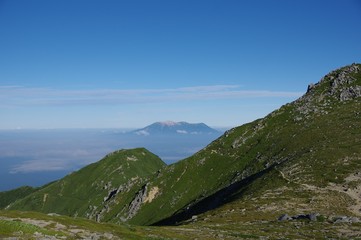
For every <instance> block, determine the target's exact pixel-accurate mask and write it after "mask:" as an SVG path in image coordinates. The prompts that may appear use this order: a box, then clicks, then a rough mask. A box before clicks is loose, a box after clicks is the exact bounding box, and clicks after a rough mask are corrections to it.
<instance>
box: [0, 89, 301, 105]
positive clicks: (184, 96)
mask: <svg viewBox="0 0 361 240" xmlns="http://www.w3.org/2000/svg"><path fill="white" fill-rule="evenodd" d="M301 95H302V93H301V92H282V91H267V90H241V88H240V86H238V85H210V86H195V87H183V88H166V89H98V90H62V89H51V88H27V87H22V86H0V102H1V103H0V104H1V106H3V107H4V106H37V105H49V106H55V105H91V104H98V105H109V104H129V103H149V102H163V101H179V100H181V101H187V100H209V99H236V98H264V97H277V98H282V97H286V98H295V97H299V96H301Z"/></svg>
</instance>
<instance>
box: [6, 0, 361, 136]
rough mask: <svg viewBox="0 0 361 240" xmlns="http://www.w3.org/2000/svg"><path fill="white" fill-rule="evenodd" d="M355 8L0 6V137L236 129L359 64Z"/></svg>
mask: <svg viewBox="0 0 361 240" xmlns="http://www.w3.org/2000/svg"><path fill="white" fill-rule="evenodd" d="M360 23H361V1H359V0H323V1H321V0H302V1H300V0H295V1H291V0H274V1H271V0H264V1H261V0H249V1H241V0H164V1H162V0H129V1H121V0H118V1H111V0H107V1H102V0H99V1H92V0H58V1H56V0H53V1H49V0H43V1H40V0H32V1H28V0H0V129H14V128H78V127H82V128H104V127H105V128H106V127H109V128H112V127H119V128H125V127H143V126H145V125H148V124H150V123H152V122H155V121H163V120H174V121H188V122H205V123H207V124H208V125H211V126H236V125H241V124H243V123H245V122H248V121H252V120H254V119H256V118H259V117H263V116H264V115H266V114H267V113H269V112H271V111H272V110H274V109H276V108H278V107H280V106H281V105H283V104H285V103H287V102H290V101H293V100H294V99H296V98H297V97H299V96H300V95H301V94H303V93H304V92H305V90H306V88H307V85H308V84H309V83H311V82H317V81H319V80H320V78H321V77H322V76H323V75H325V74H327V73H328V72H329V71H331V70H333V69H335V68H338V67H341V66H344V65H348V64H351V63H353V62H361V24H360Z"/></svg>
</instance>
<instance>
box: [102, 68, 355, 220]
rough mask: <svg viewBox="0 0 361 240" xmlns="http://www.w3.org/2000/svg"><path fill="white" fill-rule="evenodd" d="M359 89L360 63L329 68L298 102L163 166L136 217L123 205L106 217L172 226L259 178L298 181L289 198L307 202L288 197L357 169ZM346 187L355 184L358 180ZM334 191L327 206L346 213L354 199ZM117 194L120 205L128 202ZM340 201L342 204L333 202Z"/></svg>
mask: <svg viewBox="0 0 361 240" xmlns="http://www.w3.org/2000/svg"><path fill="white" fill-rule="evenodd" d="M360 89H361V71H360V65H358V64H354V65H351V66H347V67H344V68H341V69H338V70H336V71H333V72H331V73H330V74H328V75H327V76H325V77H324V78H323V79H322V80H321V81H320V82H319V83H318V84H315V85H310V86H309V89H308V92H307V93H306V94H305V95H304V96H303V97H302V98H300V99H298V100H297V101H295V102H293V103H290V104H287V105H285V106H283V107H282V108H280V109H279V110H277V111H275V112H273V113H271V114H269V115H268V116H267V117H265V118H263V119H259V120H256V121H254V122H252V123H249V124H245V125H243V126H240V127H238V128H235V129H232V130H230V131H228V132H226V133H225V134H224V136H222V137H220V138H219V139H217V140H216V141H214V142H213V143H211V144H210V145H209V146H208V147H206V148H205V149H203V150H202V151H200V152H198V153H197V154H195V155H194V156H192V157H190V158H188V159H186V160H183V161H180V162H178V163H176V164H173V165H170V166H167V167H166V168H164V169H163V170H162V171H161V172H160V173H159V174H158V175H157V176H156V177H154V178H153V179H151V180H150V181H149V182H148V183H147V185H146V186H147V188H146V189H144V188H143V190H142V189H139V190H138V193H139V194H140V195H137V196H138V198H134V200H135V199H137V203H138V208H137V212H136V213H135V214H134V212H133V213H132V215H131V216H130V215H129V212H128V211H127V210H126V209H125V208H123V209H119V208H118V214H117V215H114V213H112V214H113V215H112V216H111V217H109V220H112V221H114V222H120V221H122V220H124V219H125V220H127V221H129V222H130V223H134V224H154V223H157V222H159V221H161V220H163V223H166V224H169V223H174V222H176V221H179V220H184V219H185V218H187V217H190V216H192V214H194V213H197V214H198V213H201V212H202V211H206V210H209V209H212V208H214V207H217V206H220V205H222V204H224V203H226V202H228V201H231V200H232V198H231V196H233V195H235V194H237V192H239V193H242V192H244V191H246V189H248V188H249V186H255V185H256V183H257V182H259V181H261V180H260V179H269V180H265V181H267V186H268V188H270V191H271V192H272V188H271V186H272V185H275V188H276V189H278V188H280V187H288V185H287V184H288V183H289V182H291V183H292V184H295V185H294V186H295V187H294V188H292V189H291V190H290V191H289V194H290V196H288V197H287V200H288V201H290V204H289V206H292V207H293V209H297V208H295V206H293V204H295V205H297V206H298V204H302V203H304V202H303V201H309V199H308V196H309V195H307V196H306V197H305V198H302V199H300V200H299V202H298V201H297V200H295V201H293V200H292V199H293V198H292V197H293V196H295V195H296V196H299V195H302V194H301V193H303V192H304V191H303V188H302V190H300V191H296V190H297V188H298V187H300V186H303V187H305V188H307V187H308V190H310V189H313V188H316V189H318V188H321V189H324V188H328V187H330V186H333V184H342V183H347V177H350V176H353V174H356V173H357V172H358V171H360V170H361V168H360V166H361V165H360V164H361V161H360V156H361V113H360V109H361V104H360V96H361V94H360ZM280 169H282V170H280ZM272 176H273V177H272ZM280 177H281V178H280ZM264 184H265V183H264V182H262V184H261V183H259V184H258V187H257V188H255V187H252V188H251V189H252V190H251V191H249V192H248V194H249V195H248V198H252V194H253V192H254V191H256V189H259V194H261V195H262V194H264V193H265V191H267V189H265V188H262V186H263V185H264ZM350 184H351V185H355V186H356V189H357V188H358V187H359V185H358V184H359V182H358V180H352V181H351V183H350ZM337 186H338V185H337ZM227 189H228V191H227ZM219 191H224V194H219ZM257 191H258V190H257ZM320 191H322V190H320ZM332 193H333V192H330V193H328V194H326V195H325V196H328V197H331V196H334V197H335V199H334V200H332V201H330V204H327V206H329V207H330V208H332V209H333V210H335V211H336V209H335V208H336V207H332V206H342V208H340V209H339V210H337V211H336V212H339V213H342V212H343V213H345V212H347V208H348V207H350V206H349V205H350V204H352V199H348V198H347V199H348V200H340V199H342V198H343V196H338V195H337V194H333V195H332ZM312 194H315V193H314V192H313V193H312ZM149 196H152V197H151V200H149ZM212 196H213V197H214V198H213V200H212ZM236 196H237V195H236ZM241 196H242V197H245V196H244V194H241ZM207 197H209V198H210V199H208V200H207V199H206V198H207ZM120 198H121V197H120V196H119V200H118V201H119V202H121V204H124V205H127V204H129V203H126V202H122V200H121V199H120ZM315 198H317V196H316V195H315ZM323 199H325V198H323ZM330 199H332V198H330ZM202 200H207V201H206V202H202V203H204V204H207V207H204V204H201V205H202V209H201V210H199V205H197V203H199V202H201V201H202ZM340 201H341V202H342V204H341V205H340V204H338V205H332V204H333V203H335V202H340ZM119 202H118V203H119ZM292 202H293V203H292ZM321 202H322V203H324V202H323V201H321ZM320 205H322V204H320ZM325 206H326V205H325ZM281 209H282V208H281ZM300 210H302V208H301V207H300ZM333 210H331V211H333ZM331 211H330V212H331ZM330 212H329V213H330ZM164 219H166V220H164ZM160 223H162V222H160Z"/></svg>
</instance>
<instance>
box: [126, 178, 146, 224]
mask: <svg viewBox="0 0 361 240" xmlns="http://www.w3.org/2000/svg"><path fill="white" fill-rule="evenodd" d="M147 190H148V184H145V185H144V186H143V187H142V188H141V189H140V190H139V192H138V193H137V194H136V195H135V197H134V199H133V200H132V201H131V202H130V204H129V208H128V217H127V219H131V218H132V217H134V216H135V214H137V212H138V211H139V209H140V207H141V205H142V203H143V202H144V200H145V199H146V197H147Z"/></svg>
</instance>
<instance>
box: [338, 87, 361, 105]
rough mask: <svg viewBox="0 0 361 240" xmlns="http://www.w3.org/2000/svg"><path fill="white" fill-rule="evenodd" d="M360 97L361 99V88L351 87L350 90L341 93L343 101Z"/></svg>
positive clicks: (346, 89)
mask: <svg viewBox="0 0 361 240" xmlns="http://www.w3.org/2000/svg"><path fill="white" fill-rule="evenodd" d="M358 97H361V86H355V87H353V86H351V87H349V88H345V89H343V90H342V91H341V93H340V100H341V101H347V100H351V99H355V98H358Z"/></svg>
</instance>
